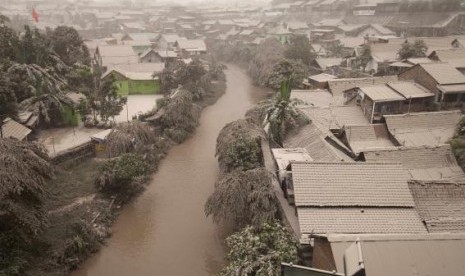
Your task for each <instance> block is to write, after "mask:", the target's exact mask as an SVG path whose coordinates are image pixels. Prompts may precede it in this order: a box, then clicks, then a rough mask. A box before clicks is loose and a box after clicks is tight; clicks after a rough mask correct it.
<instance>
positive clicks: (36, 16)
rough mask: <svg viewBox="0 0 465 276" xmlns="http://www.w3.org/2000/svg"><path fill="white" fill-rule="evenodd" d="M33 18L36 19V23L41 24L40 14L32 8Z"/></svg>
mask: <svg viewBox="0 0 465 276" xmlns="http://www.w3.org/2000/svg"><path fill="white" fill-rule="evenodd" d="M32 18H34V21H35V22H36V23H39V14H38V13H37V12H36V10H35V9H34V8H32Z"/></svg>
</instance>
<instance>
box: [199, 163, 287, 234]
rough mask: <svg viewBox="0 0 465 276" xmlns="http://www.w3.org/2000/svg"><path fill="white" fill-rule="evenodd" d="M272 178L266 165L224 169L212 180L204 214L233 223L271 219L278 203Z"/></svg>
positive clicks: (242, 223)
mask: <svg viewBox="0 0 465 276" xmlns="http://www.w3.org/2000/svg"><path fill="white" fill-rule="evenodd" d="M271 181H272V176H271V174H270V172H268V170H267V169H265V168H258V169H253V170H248V171H233V172H231V173H227V174H225V175H223V176H222V177H221V178H220V179H219V180H218V181H217V182H216V183H215V191H214V192H213V194H212V195H211V196H210V197H209V198H208V200H207V203H206V204H205V214H206V215H207V216H212V217H213V221H215V222H217V223H218V222H221V221H227V222H231V223H233V225H235V226H236V227H240V226H244V225H247V224H253V225H260V224H262V223H263V222H267V221H273V220H274V219H275V218H277V216H278V205H277V204H278V203H277V202H276V197H275V194H274V190H273V186H272V183H271Z"/></svg>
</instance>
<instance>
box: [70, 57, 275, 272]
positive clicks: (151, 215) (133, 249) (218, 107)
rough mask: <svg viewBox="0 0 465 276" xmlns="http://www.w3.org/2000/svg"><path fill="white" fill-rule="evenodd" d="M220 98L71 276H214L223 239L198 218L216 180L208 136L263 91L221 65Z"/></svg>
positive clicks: (240, 73)
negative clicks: (223, 81) (223, 82)
mask: <svg viewBox="0 0 465 276" xmlns="http://www.w3.org/2000/svg"><path fill="white" fill-rule="evenodd" d="M225 73H226V78H227V90H226V94H225V95H223V97H221V98H220V99H219V100H218V102H217V103H216V104H214V105H212V106H209V107H207V108H205V109H204V110H203V112H202V117H201V119H200V126H199V127H198V128H197V131H196V132H195V134H194V135H193V137H191V138H190V139H189V140H187V141H186V142H184V143H183V144H181V145H178V146H176V147H174V148H172V149H171V150H170V152H169V154H168V156H167V157H166V158H165V160H163V162H162V163H161V164H160V167H159V170H158V172H156V174H155V175H154V176H153V179H152V183H151V184H150V185H149V186H148V187H147V190H146V191H145V192H144V193H143V194H142V195H141V196H140V197H138V198H137V199H136V200H134V202H132V203H130V204H128V205H126V206H125V207H124V210H123V212H122V213H121V215H120V216H119V218H118V219H117V221H116V222H115V224H114V225H113V228H112V229H113V235H112V237H111V238H110V239H108V241H107V245H106V246H104V247H103V248H102V249H101V250H100V251H99V252H98V253H97V254H96V255H94V256H93V257H91V258H90V259H88V260H87V261H86V262H85V263H84V264H83V265H82V267H81V268H80V269H79V270H78V271H76V272H74V274H73V276H97V275H98V276H110V275H111V276H118V275H125V276H126V275H138V276H139V275H141V276H145V275H147V276H148V275H151V276H153V275H173V276H177V275H179V276H183V275H196V276H203V275H214V274H216V273H217V272H218V271H219V270H220V268H221V266H222V265H223V258H224V254H225V252H224V249H223V242H222V240H223V238H224V237H223V234H222V233H221V232H222V231H221V230H220V229H219V227H218V226H217V225H215V224H214V223H213V222H212V220H211V218H208V219H207V218H206V217H205V214H204V203H205V201H206V200H207V198H208V196H209V195H210V194H211V193H212V191H213V189H214V183H215V180H216V178H217V176H218V165H217V162H216V159H215V156H214V154H215V145H216V137H217V136H218V133H219V131H220V130H221V129H222V128H223V126H224V125H226V124H227V123H229V122H231V121H234V120H237V119H239V118H242V117H243V116H244V114H245V112H246V111H247V110H248V109H249V108H251V107H252V106H253V105H254V104H255V103H257V102H258V101H260V100H261V99H264V98H265V97H266V91H265V90H263V89H261V88H258V87H255V86H253V85H252V82H251V80H250V78H249V77H248V76H247V75H246V74H245V72H244V71H243V70H241V69H240V68H238V67H236V66H234V65H228V69H227V70H225Z"/></svg>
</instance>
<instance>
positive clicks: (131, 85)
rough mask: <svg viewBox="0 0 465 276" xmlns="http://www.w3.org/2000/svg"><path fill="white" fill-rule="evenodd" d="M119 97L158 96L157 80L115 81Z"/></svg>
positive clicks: (158, 82) (158, 84) (158, 83)
mask: <svg viewBox="0 0 465 276" xmlns="http://www.w3.org/2000/svg"><path fill="white" fill-rule="evenodd" d="M115 85H116V87H118V94H119V95H123V96H125V95H137V94H158V93H159V92H160V81H159V80H118V81H115Z"/></svg>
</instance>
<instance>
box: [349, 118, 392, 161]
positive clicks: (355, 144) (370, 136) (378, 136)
mask: <svg viewBox="0 0 465 276" xmlns="http://www.w3.org/2000/svg"><path fill="white" fill-rule="evenodd" d="M344 129H345V135H346V138H347V141H348V143H349V145H350V148H351V149H352V151H353V152H354V153H355V154H359V153H361V152H365V151H367V150H373V149H379V148H392V147H394V144H393V143H392V142H391V140H390V139H389V133H388V131H387V129H386V126H385V125H384V124H375V125H368V124H366V125H346V126H345V127H344ZM391 162H398V161H391Z"/></svg>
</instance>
